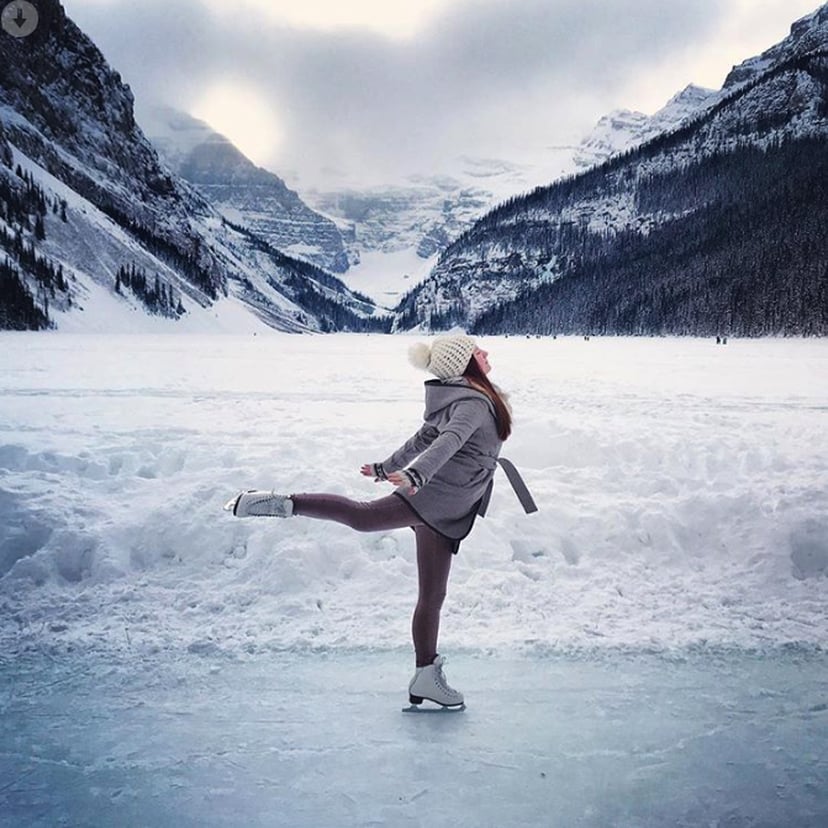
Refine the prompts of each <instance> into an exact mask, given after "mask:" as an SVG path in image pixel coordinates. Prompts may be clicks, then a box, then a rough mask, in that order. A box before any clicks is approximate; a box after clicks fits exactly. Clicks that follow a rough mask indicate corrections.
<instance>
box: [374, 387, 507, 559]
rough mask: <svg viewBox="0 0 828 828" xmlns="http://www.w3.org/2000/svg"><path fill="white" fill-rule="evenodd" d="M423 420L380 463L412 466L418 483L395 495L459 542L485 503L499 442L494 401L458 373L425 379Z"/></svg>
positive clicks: (396, 467) (397, 467) (390, 467)
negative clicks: (420, 481) (420, 484)
mask: <svg viewBox="0 0 828 828" xmlns="http://www.w3.org/2000/svg"><path fill="white" fill-rule="evenodd" d="M423 419H424V423H423V425H422V426H421V428H420V429H419V430H418V431H417V432H416V433H415V434H413V435H412V436H411V437H410V438H409V439H408V440H407V441H406V442H405V443H404V444H403V445H402V446H400V448H398V449H397V450H396V451H395V452H394V453H393V454H392V455H391V456H390V457H388V458H387V459H385V460H383V461H382V466H383V469H384V470H385V472H386V473H389V472H392V471H398V470H400V469H404V468H413V469H415V470H416V471H417V472H418V473H419V475H420V476H421V477H422V479H423V484H424V485H423V487H422V488H421V489H419V490H418V491H417V492H415V493H414V494H409V493H408V490H407V489H406V488H399V489H397V490H396V492H395V494H397V495H398V496H399V497H401V498H403V499H404V500H405V501H406V502H407V503H408V505H409V506H411V508H412V509H413V510H414V511H415V512H416V513H417V515H418V516H419V517H420V518H422V520H423V521H424V522H425V523H426V524H428V525H429V526H430V527H431V528H432V529H435V530H436V531H437V532H439V533H440V534H441V535H444V536H445V537H447V538H449V539H451V540H455V541H460V540H462V539H463V538H465V537H466V535H468V534H469V532H470V531H471V528H472V526H473V524H474V520H475V517H476V516H477V514H478V510H479V509H480V507H481V505H482V504H485V503H486V502H487V501H488V493H489V491H490V486H491V483H492V478H493V476H494V473H495V469H496V468H497V457H498V455H499V454H500V447H501V445H502V444H503V441H502V440H501V439H500V437H498V435H497V424H496V419H495V409H494V405H493V404H492V402H491V400H490V399H489V398H488V397H487V396H486V395H485V394H483V393H482V392H480V391H478V390H477V389H475V388H472V387H471V386H470V385H469V384H468V382H467V381H466V380H465V379H464V378H463V377H453V378H451V379H447V380H429V381H428V382H426V383H425V415H424V417H423ZM412 461H413V462H412ZM455 549H456V547H455Z"/></svg>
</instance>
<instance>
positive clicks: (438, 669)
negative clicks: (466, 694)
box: [434, 658, 457, 693]
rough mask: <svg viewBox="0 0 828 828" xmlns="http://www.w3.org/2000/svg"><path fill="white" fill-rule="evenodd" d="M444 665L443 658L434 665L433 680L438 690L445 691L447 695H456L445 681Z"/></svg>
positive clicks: (444, 660)
mask: <svg viewBox="0 0 828 828" xmlns="http://www.w3.org/2000/svg"><path fill="white" fill-rule="evenodd" d="M445 663H446V659H445V658H440V659H439V661H437V663H436V664H435V665H434V678H435V679H436V681H437V684H438V685H439V686H440V689H442V690H445V691H446V692H447V693H456V692H457V691H456V690H455V689H454V688H453V687H450V686H449V683H448V681H446V676H445V673H444V672H443V665H444V664H445Z"/></svg>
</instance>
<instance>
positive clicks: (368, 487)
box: [0, 334, 828, 656]
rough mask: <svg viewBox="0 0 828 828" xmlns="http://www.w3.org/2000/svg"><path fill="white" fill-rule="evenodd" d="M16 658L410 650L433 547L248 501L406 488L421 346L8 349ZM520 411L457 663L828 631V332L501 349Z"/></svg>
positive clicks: (2, 588)
mask: <svg viewBox="0 0 828 828" xmlns="http://www.w3.org/2000/svg"><path fill="white" fill-rule="evenodd" d="M0 340H2V350H0V353H2V357H0V361H1V362H2V371H0V646H2V647H3V649H4V650H5V651H6V652H12V653H14V652H17V653H22V652H24V651H26V650H30V649H35V650H40V649H44V648H45V649H47V650H51V649H52V648H54V649H56V650H58V651H62V650H64V649H66V648H70V647H71V648H76V649H77V648H79V649H92V650H102V651H109V650H113V649H114V650H119V651H128V650H130V651H140V652H147V653H150V652H162V651H190V652H194V653H200V652H201V653H230V654H233V655H235V656H244V655H245V654H255V653H259V652H262V651H266V650H272V649H279V650H282V649H293V650H328V649H353V648H358V649H363V648H383V649H384V648H395V647H406V646H408V627H409V617H410V611H411V608H412V605H413V601H414V599H415V595H416V565H415V558H414V537H413V533H412V532H410V531H407V530H398V531H394V532H389V533H385V534H374V535H360V534H357V533H355V532H352V531H351V530H349V529H346V528H344V527H340V526H337V525H335V524H328V523H321V522H316V521H311V520H309V519H306V518H292V519H289V520H268V519H249V520H238V519H234V518H232V517H231V516H229V515H228V514H227V513H225V512H223V511H222V509H221V507H222V504H223V503H224V502H225V501H226V500H227V499H228V498H229V497H230V496H231V495H232V494H233V493H234V492H236V491H238V490H239V489H242V488H268V489H270V488H275V489H276V490H277V491H280V492H284V493H292V492H301V491H331V492H335V493H340V494H345V495H348V496H352V497H356V498H363V499H369V498H372V497H377V496H380V495H384V494H387V493H388V492H389V491H390V489H389V488H388V484H375V483H373V482H372V481H370V480H368V479H367V478H363V477H361V476H360V474H359V467H360V465H361V464H362V463H366V462H371V461H376V460H380V459H382V458H383V457H384V456H386V455H387V454H388V453H389V452H390V451H391V450H392V449H394V448H396V447H397V446H398V445H399V444H401V443H402V442H403V441H404V440H405V439H406V438H407V437H408V436H409V435H410V434H411V433H413V431H414V430H415V429H416V428H417V427H418V425H419V423H420V417H421V414H422V386H421V383H422V381H423V380H424V379H426V378H427V377H426V375H424V374H421V373H418V372H417V371H416V370H415V369H414V368H412V367H411V366H410V365H409V364H408V361H407V358H406V351H407V348H408V347H409V346H410V345H411V344H412V342H413V341H416V340H415V339H414V338H412V337H402V336H401V337H388V336H358V335H330V336H290V335H284V334H265V335H258V336H231V335H228V336H214V337H200V336H149V335H146V336H120V337H118V336H96V335H59V336H58V335H54V334H3V335H2V336H0ZM483 344H484V347H486V348H487V349H488V350H489V352H490V360H491V362H492V364H493V366H494V371H493V374H492V378H493V380H494V381H495V382H497V383H499V384H500V385H501V386H502V387H503V388H504V389H505V390H506V391H508V392H509V393H510V395H511V401H512V404H513V408H514V414H515V431H514V434H513V436H512V438H511V439H510V440H509V441H508V442H507V443H506V444H505V446H504V450H503V455H504V456H506V457H509V458H510V459H511V460H513V462H515V463H516V465H517V466H518V467H519V468H520V469H521V471H522V473H523V475H524V478H525V479H526V482H527V484H528V485H529V487H530V489H531V490H532V492H533V494H534V496H535V499H536V500H537V502H538V505H539V507H540V511H539V512H538V513H536V514H533V515H529V516H526V515H524V514H523V512H522V510H521V508H520V506H519V504H518V502H517V500H516V499H515V497H514V495H513V493H512V492H511V490H510V488H509V486H508V484H507V482H506V480H505V477H504V476H502V473H501V472H498V478H497V479H496V486H495V492H494V496H493V498H492V503H491V506H490V509H489V514H488V515H487V517H486V518H484V519H481V520H480V521H478V523H477V525H476V526H475V529H474V531H473V532H472V534H471V536H470V537H469V538H468V539H467V540H466V541H464V542H463V544H462V546H461V549H460V553H459V555H458V556H457V558H456V561H455V564H454V569H453V572H452V576H451V580H450V584H449V597H448V600H447V603H446V607H445V610H444V615H443V627H442V647H443V648H445V649H446V650H447V651H452V650H457V649H466V650H494V651H499V652H515V651H522V652H528V653H545V652H550V651H553V652H557V651H568V650H572V649H583V648H590V649H591V648H604V647H623V648H631V649H636V650H640V649H647V650H649V649H657V650H660V649H665V648H673V647H686V646H694V647H695V646H702V647H704V646H731V645H732V646H739V647H752V648H753V647H755V648H764V647H770V648H773V647H777V646H783V645H791V644H797V645H799V644H802V645H813V646H820V645H822V644H824V642H825V641H826V640H828V618H826V614H825V611H824V607H825V594H826V589H827V588H828V579H827V577H826V576H828V492H826V488H825V475H826V468H828V435H827V434H826V430H827V429H826V415H825V412H826V410H828V389H827V388H826V385H825V382H824V377H825V375H826V368H827V367H828V344H827V343H826V342H825V341H821V340H820V341H816V340H815V341H809V340H756V341H733V340H731V342H730V343H729V344H727V345H716V344H715V342H714V341H707V340H704V341H703V340H691V339H611V338H607V339H596V338H592V339H591V340H589V341H585V340H583V339H580V338H566V339H564V338H559V339H552V338H546V339H536V338H532V339H529V338H514V337H513V338H497V339H495V338H492V339H488V340H484V341H483Z"/></svg>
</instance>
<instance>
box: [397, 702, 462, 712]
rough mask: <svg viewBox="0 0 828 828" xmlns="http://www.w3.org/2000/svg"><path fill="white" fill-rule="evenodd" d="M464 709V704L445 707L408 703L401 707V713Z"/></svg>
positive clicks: (457, 710) (460, 710) (458, 710)
mask: <svg viewBox="0 0 828 828" xmlns="http://www.w3.org/2000/svg"><path fill="white" fill-rule="evenodd" d="M465 709H466V705H465V704H457V705H455V706H454V707H445V706H444V705H442V704H441V705H438V706H437V707H424V706H423V705H420V704H410V705H409V706H408V707H404V708H403V709H402V712H403V713H462V712H463V711H464V710H465Z"/></svg>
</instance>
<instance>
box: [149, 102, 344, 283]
mask: <svg viewBox="0 0 828 828" xmlns="http://www.w3.org/2000/svg"><path fill="white" fill-rule="evenodd" d="M142 126H143V128H144V131H145V133H146V134H147V136H148V137H149V139H150V141H151V142H152V143H153V145H154V146H155V147H156V149H157V150H158V152H159V154H160V156H161V159H162V160H163V161H164V162H165V163H166V164H167V165H168V166H169V167H170V169H172V170H173V171H174V172H176V173H177V174H178V175H180V176H181V177H182V178H183V179H184V180H185V181H188V182H189V183H190V184H192V185H193V186H194V187H195V188H196V189H197V190H198V191H199V192H200V193H201V194H202V195H204V196H205V197H206V198H207V200H208V201H209V202H210V203H211V204H212V205H213V206H214V207H215V208H216V209H217V210H218V211H219V212H220V213H221V214H222V215H223V216H225V217H226V218H228V219H230V220H231V221H233V222H234V223H236V224H241V225H244V226H245V227H249V228H250V229H251V230H252V231H253V232H254V233H255V234H256V235H258V236H260V237H262V238H263V239H265V240H266V241H267V242H269V243H270V244H271V245H273V247H276V248H278V249H279V250H281V251H283V252H284V253H287V254H288V255H291V256H295V257H297V258H300V259H305V260H307V261H309V262H311V263H313V264H315V265H318V266H319V267H322V268H325V269H326V270H330V271H332V272H334V273H344V272H345V271H346V270H347V269H348V256H347V254H346V252H345V247H344V243H343V239H342V235H341V233H340V231H339V228H338V227H337V226H336V224H334V222H333V221H331V220H330V219H328V218H325V217H324V216H322V215H320V214H319V213H317V212H315V211H314V210H312V209H311V208H310V207H308V205H307V204H305V203H304V202H303V201H302V199H301V198H300V197H299V196H298V195H297V193H295V192H294V191H293V190H291V189H289V188H288V186H287V185H286V184H285V182H284V181H282V179H281V178H279V176H277V175H276V174H275V173H272V172H270V171H268V170H265V169H262V168H261V167H257V166H256V165H255V164H254V163H253V162H252V161H251V160H250V159H249V158H247V156H245V155H244V154H243V153H242V152H241V151H240V150H239V149H238V148H237V147H236V146H234V144H233V143H232V142H230V141H229V140H228V139H227V138H225V137H224V136H223V135H220V134H219V133H217V132H215V131H214V130H213V129H211V128H210V127H209V126H208V125H207V124H206V123H204V122H203V121H200V120H198V119H196V118H193V117H191V116H190V115H187V114H186V113H183V112H179V111H177V110H174V109H170V108H169V107H156V108H154V109H153V110H151V112H150V114H149V116H148V117H147V119H145V120H144V121H143V122H142Z"/></svg>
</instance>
